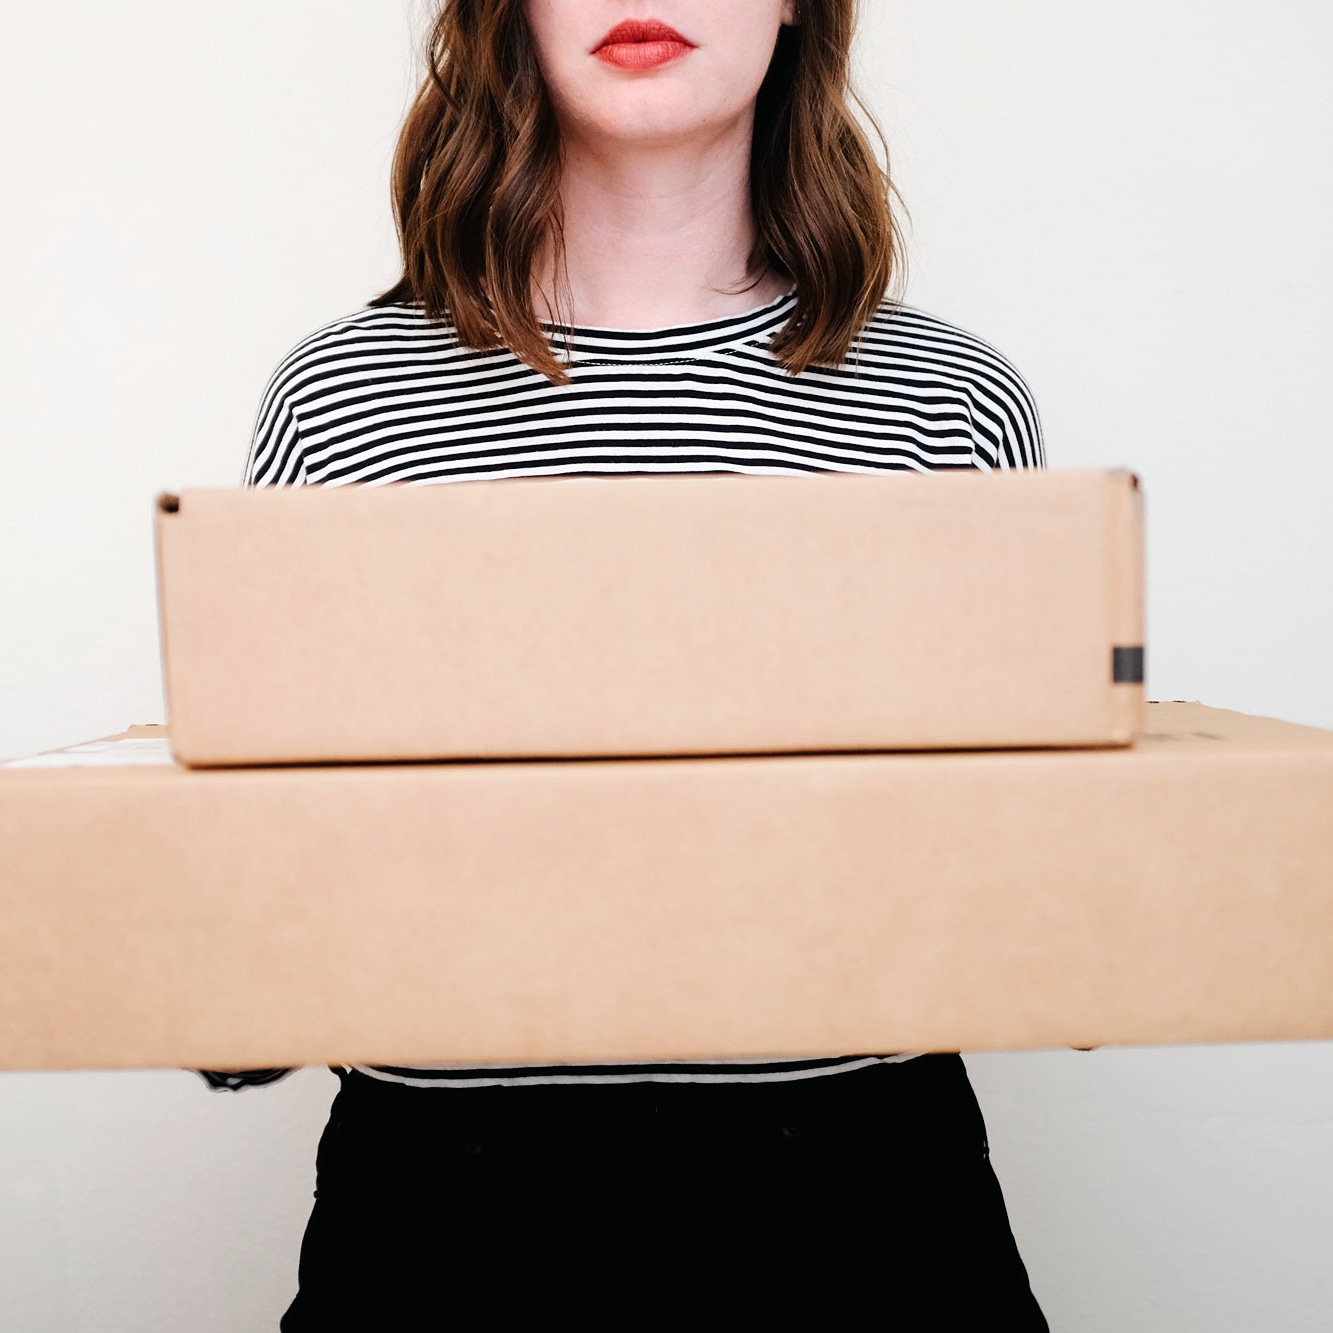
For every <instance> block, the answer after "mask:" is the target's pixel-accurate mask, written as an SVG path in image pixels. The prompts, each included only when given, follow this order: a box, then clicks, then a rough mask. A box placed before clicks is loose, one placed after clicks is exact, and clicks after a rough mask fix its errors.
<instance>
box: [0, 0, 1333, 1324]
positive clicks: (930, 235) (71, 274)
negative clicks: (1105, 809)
mask: <svg viewBox="0 0 1333 1333" xmlns="http://www.w3.org/2000/svg"><path fill="white" fill-rule="evenodd" d="M425 3H426V0H379V2H378V3H376V4H367V3H365V2H364V0H360V2H359V3H358V2H356V0H233V3H231V4H228V5H208V6H204V5H182V4H179V3H167V0H97V3H93V0H66V3H62V4H58V5H36V4H28V5H25V6H23V7H22V8H20V7H17V6H15V7H12V10H13V12H11V13H9V14H7V22H6V33H5V41H4V43H3V46H2V47H0V107H2V108H3V112H2V114H3V124H4V126H5V133H4V139H3V144H2V145H0V155H2V156H0V181H2V182H3V186H4V196H5V199H6V206H5V208H4V210H3V212H2V213H0V233H2V234H3V241H4V245H3V250H2V251H0V253H2V254H3V256H4V258H3V261H2V262H3V271H4V293H5V298H6V300H5V315H4V320H3V331H2V332H0V355H2V356H3V363H4V373H3V376H2V377H0V385H2V386H3V388H2V392H3V398H0V451H3V464H4V467H3V476H4V478H5V485H4V486H3V487H2V488H0V755H7V754H18V753H23V752H27V751H31V750H35V749H38V748H46V747H50V746H54V745H59V744H64V743H67V742H72V741H76V740H81V739H86V738H88V737H90V736H93V735H97V734H103V733H106V732H109V731H113V730H119V729H120V728H121V727H122V726H123V725H125V724H126V723H127V722H131V721H142V720H153V719H157V718H160V717H161V711H162V708H161V699H160V689H159V677H158V667H157V658H156V653H157V646H156V630H155V622H154V606H153V581H152V565H151V540H150V523H149V516H150V508H151V500H152V496H153V494H154V492H155V491H157V490H159V489H168V488H176V487H180V486H186V485H201V484H233V483H234V482H235V481H236V480H237V479H238V477H239V473H240V469H241V466H242V461H243V457H244V453H245V447H246V443H247V440H248V434H249V429H250V422H251V417H252V414H253V412H254V408H255V405H256V402H257V399H258V395H259V393H260V390H261V388H262V386H263V383H264V380H265V378H266V376H267V374H268V372H269V371H270V369H271V368H272V367H273V365H274V364H275V363H276V361H277V360H278V358H279V357H280V356H281V355H282V353H283V352H284V351H285V350H286V349H287V347H288V346H290V345H291V344H292V343H293V342H294V341H296V339H298V338H299V337H301V336H302V335H303V334H304V333H306V332H308V331H309V330H310V329H311V328H313V327H315V326H316V325H317V324H319V323H321V322H323V321H324V320H326V319H329V318H332V317H334V316H336V315H339V314H342V313H344V312H346V311H348V310H350V309H353V308H355V307H356V306H358V305H359V304H361V303H362V302H363V301H364V300H365V299H366V298H367V297H368V296H369V295H370V294H371V293H372V292H374V291H376V290H378V289H380V288H382V287H383V286H385V285H387V284H388V283H389V281H391V279H392V278H393V277H394V276H395V263H394V259H395V252H394V246H393V236H392V227H391V223H390V218H389V213H388V208H387V204H386V198H387V185H386V174H387V168H388V161H389V156H390V153H391V150H392V144H393V138H394V133H395V129H396V126H397V123H398V120H399V118H400V116H401V114H402V111H403V108H404V105H405V99H406V97H407V94H408V90H409V87H410V85H411V82H412V79H413V66H412V62H411V52H412V46H413V41H414V38H413V35H412V34H413V32H414V31H415V29H416V28H417V27H418V26H419V20H420V15H421V12H422V11H423V9H424V7H425ZM864 8H865V11H866V13H865V22H864V29H863V35H862V45H861V52H860V54H861V63H862V66H863V85H864V87H865V89H866V91H867V93H868V94H869V97H870V100H871V102H872V104H873V106H874V107H875V109H876V111H877V112H878V114H879V115H880V116H881V118H882V119H883V120H884V122H885V126H886V129H887V130H888V132H889V137H890V142H891V146H892V150H893V157H894V166H895V170H896V172H897V175H898V178H899V182H900V185H901V187H902V190H903V193H904V195H905V196H906V198H907V201H908V203H909V205H910V207H911V211H912V215H913V227H912V244H911V250H912V260H913V268H912V282H911V286H910V288H909V299H910V300H911V301H912V302H913V303H915V304H918V305H921V306H924V307H926V308H928V309H931V310H934V311H936V312H937V313H939V314H941V315H944V316H946V317H949V318H952V319H954V320H956V321H957V322H959V323H962V324H964V325H966V326H968V327H970V328H972V329H974V330H975V331H977V332H979V333H981V334H982V335H983V336H985V337H987V338H989V339H990V340H992V341H993V342H995V343H996V344H997V345H999V346H1000V347H1001V348H1002V349H1003V350H1005V351H1006V352H1007V353H1008V354H1009V355H1010V356H1011V357H1012V358H1013V359H1014V360H1015V361H1016V362H1017V363H1018V365H1019V366H1020V368H1021V369H1022V370H1023V371H1024V372H1025V374H1026V375H1027V377H1028V379H1029V380H1030V381H1031V383H1032V385H1033V387H1034V389H1035V390H1036V393H1037V396H1038V400H1039V401H1040V403H1041V405H1042V407H1043V411H1044V415H1045V419H1046V426H1047V433H1048V443H1049V449H1050V454H1051V460H1052V462H1053V464H1054V465H1057V466H1069V465H1081V464H1130V465H1132V466H1134V467H1135V468H1137V469H1138V470H1139V471H1140V472H1141V474H1142V475H1143V477H1144V479H1145V484H1146V489H1147V495H1148V500H1149V506H1150V576H1149V577H1150V621H1151V632H1150V636H1149V643H1150V653H1151V667H1150V673H1151V674H1150V689H1151V692H1152V693H1153V694H1154V695H1155V696H1157V697H1168V698H1202V699H1204V700H1205V701H1207V702H1210V703H1214V704H1220V705H1226V706H1232V707H1240V708H1245V709H1248V710H1251V711H1256V712H1265V713H1270V714H1274V715H1277V716H1282V717H1286V718H1290V719H1292V720H1294V721H1300V722H1307V723H1312V724H1317V725H1323V726H1333V681H1331V680H1330V678H1329V674H1328V671H1327V668H1326V666H1325V663H1326V661H1327V660H1328V659H1329V656H1330V653H1333V595H1330V575H1333V523H1330V521H1329V505H1330V496H1331V495H1333V431H1331V430H1330V427H1329V424H1328V420H1327V418H1326V417H1325V415H1324V413H1325V402H1324V396H1323V391H1324V388H1325V386H1326V384H1327V383H1328V380H1329V369H1330V366H1333V314H1330V312H1331V311H1333V260H1330V257H1329V251H1328V244H1327V241H1328V237H1329V236H1330V235H1333V197H1331V196H1333V171H1331V170H1330V167H1329V161H1328V144H1329V143H1330V142H1333V98H1330V95H1329V92H1328V80H1327V71H1328V69H1329V68H1333V7H1330V6H1328V5H1327V4H1326V3H1324V0H1122V3H1120V4H1117V5H1114V6H1110V5H1088V4H1071V3H1070V2H1069V0H1009V2H1008V3H1006V4H996V3H995V2H994V0H915V3H909V2H908V0H865V4H864ZM1199 926H1200V930H1206V929H1207V922H1206V921H1201V922H1200V923H1199ZM218 984H219V985H225V984H226V978H219V979H218ZM969 1064H970V1067H971V1069H972V1072H973V1076H974V1080H975V1082H976V1084H977V1087H978V1090H979V1092H980V1093H981V1095H982V1100H983V1103H984V1105H985V1108H986V1111H987V1115H988V1118H989V1122H990V1125H991V1131H992V1139H993V1146H994V1151H995V1156H996V1160H997V1163H998V1166H999V1169H1000V1172H1001V1176H1002V1179H1003V1180H1004V1183H1005V1186H1006V1191H1007V1195H1008V1198H1009V1202H1010V1208H1011V1212H1012V1214H1013V1218H1014V1223H1015V1229H1016V1231H1017V1232H1018V1235H1019V1239H1020V1242H1021V1244H1022V1246H1023V1249H1024V1252H1025V1255H1026V1257H1027V1259H1028V1263H1029V1267H1030V1269H1031V1271H1032V1275H1033V1280H1034V1285H1035V1286H1036V1289H1037V1291H1038V1293H1039V1295H1040V1296H1041V1298H1042V1300H1043V1303H1044V1304H1045V1306H1046V1308H1047V1310H1048V1313H1049V1315H1050V1317H1051V1322H1052V1326H1053V1328H1055V1329H1056V1330H1069V1331H1071V1333H1094V1330H1095V1331H1097V1333H1103V1331H1104V1333H1122V1331H1123V1330H1127V1329H1132V1330H1135V1333H1192V1331H1193V1330H1199V1331H1200V1333H1203V1331H1204V1330H1207V1333H1233V1331H1234V1333H1253V1330H1256V1329H1278V1328H1280V1329H1283V1330H1284V1333H1305V1331H1306V1330H1310V1331H1313V1330H1326V1329H1328V1328H1330V1327H1331V1326H1333V1315H1330V1313H1329V1312H1330V1310H1333V1265H1330V1264H1329V1263H1328V1262H1327V1256H1328V1254H1329V1253H1330V1252H1331V1251H1333V1048H1331V1047H1327V1046H1311V1047H1299V1046H1290V1047H1277V1046H1266V1047H1253V1048H1248V1049H1212V1050H1189V1051H1179V1050H1174V1051H1102V1052H1097V1053H1093V1054H1088V1055H1081V1054H1076V1053H1071V1052H1059V1053H1042V1054H1033V1055H1003V1056H985V1057H973V1058H971V1059H970V1060H969ZM332 1089H333V1080H332V1078H331V1076H330V1075H328V1074H327V1073H326V1072H324V1071H310V1072H306V1073H303V1074H301V1075H299V1076H297V1077H296V1078H294V1079H293V1080H290V1081H289V1082H288V1083H286V1084H282V1085H279V1086H278V1087H276V1088H272V1089H267V1090H258V1091H254V1092H250V1093H246V1094H242V1095H240V1096H236V1097H224V1096H216V1095H210V1094H208V1093H207V1092H206V1091H205V1090H204V1089H203V1087H202V1085H199V1084H197V1083H196V1082H195V1081H194V1080H193V1077H192V1076H191V1075H188V1074H185V1073H178V1072H164V1073H151V1074H99V1075H90V1074H60V1075H4V1076H0V1327H2V1328H4V1329H6V1330H9V1329H13V1330H16V1331H23V1333H26V1331H27V1330H40V1331H41V1333H45V1331H46V1330H53V1331H54V1330H59V1331H60V1333H74V1331H77V1333H113V1331H115V1330H122V1329H123V1330H133V1331H134V1333H168V1330H170V1331H171V1333H178V1330H180V1329H183V1328H189V1329H191V1330H192V1333H212V1331H213V1330H217V1331H219V1333H221V1331H222V1330H228V1331H232V1330H238V1331H239V1330H263V1329H272V1328H274V1327H275V1326H276V1319H277V1314H278V1312H279V1311H280V1310H281V1309H282V1308H283V1306H284V1304H285V1302H286V1300H287V1299H288V1298H289V1296H290V1293H291V1290H292V1285H293V1281H294V1273H295V1259H296V1252H297V1247H298V1245H299V1239H300V1231H301V1226H302V1223H303V1220H304V1217H305V1214H306V1212H307V1209H308V1204H309V1189H310V1186H311V1181H312V1175H313V1156H314V1145H315V1141H316V1139H317V1137H318V1133H319V1128H320V1124H321V1117H322V1114H323V1111H324V1108H325V1107H326V1106H327V1102H328V1099H329V1096H330V1094H331V1092H332Z"/></svg>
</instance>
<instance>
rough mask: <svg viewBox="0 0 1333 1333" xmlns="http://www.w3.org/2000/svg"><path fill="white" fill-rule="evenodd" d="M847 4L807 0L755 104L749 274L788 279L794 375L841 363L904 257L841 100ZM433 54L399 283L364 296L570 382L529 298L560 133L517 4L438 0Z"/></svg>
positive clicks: (412, 140) (555, 202)
mask: <svg viewBox="0 0 1333 1333" xmlns="http://www.w3.org/2000/svg"><path fill="white" fill-rule="evenodd" d="M855 4H856V0H802V2H801V5H800V22H799V25H797V26H795V27H785V26H784V27H783V28H782V30H781V33H780V35H779V38H778V43H777V47H776V49H775V51H774V53H773V59H772V63H771V65H770V66H769V70H768V74H767V75H766V77H765V79H764V83H763V85H762V87H761V88H760V90H759V97H758V104H757V106H756V109H755V127H754V143H753V148H752V151H751V159H750V193H751V201H752V206H753V210H754V219H755V224H756V240H755V245H754V249H753V251H752V252H751V254H750V258H749V268H750V272H751V273H752V274H763V273H764V271H765V270H767V269H771V270H773V271H775V272H777V273H779V274H782V275H783V276H785V277H787V278H790V279H791V281H792V283H793V284H794V286H795V289H796V298H797V299H796V309H795V311H794V313H793V314H792V317H791V320H790V321H789V322H788V324H787V325H786V327H785V328H783V329H782V331H781V332H780V333H778V334H777V336H776V337H775V338H774V339H773V341H772V344H771V348H772V351H773V353H774V354H775V356H776V357H777V359H778V361H779V362H780V363H781V364H782V365H784V366H785V367H786V368H787V369H788V370H789V371H791V372H792V373H793V374H799V373H800V372H801V371H803V370H805V369H806V368H807V367H809V366H812V365H838V364H840V363H841V362H842V361H844V360H845V359H846V357H847V355H848V352H849V350H850V348H851V345H852V342H853V340H854V339H855V338H856V335H857V334H858V333H859V332H860V331H861V330H862V329H863V328H864V327H865V325H866V323H867V322H868V321H869V319H870V317H871V316H872V315H873V314H874V312H875V310H876V309H877V308H878V306H879V304H880V302H881V301H882V300H883V299H884V297H885V294H886V293H887V292H888V290H889V287H890V284H891V283H893V282H894V280H895V279H896V278H897V276H898V271H899V269H900V267H901V263H902V244H901V235H900V232H899V229H898V223H897V218H896V214H895V209H894V207H893V203H892V201H893V200H894V199H895V198H896V196H895V193H894V190H893V186H892V183H891V182H890V180H889V177H888V174H887V172H886V171H885V170H884V169H883V168H882V167H881V166H880V164H879V161H878V160H877V159H876V157H875V153H874V151H873V149H872V147H871V144H870V142H869V140H868V138H867V136H866V134H865V132H864V131H863V130H862V128H861V125H860V124H859V123H858V121H857V119H856V117H855V115H854V114H853V111H852V107H853V105H856V106H859V107H861V109H862V111H863V112H864V111H865V108H864V106H863V105H862V104H861V103H860V102H859V101H858V100H857V98H856V95H855V93H854V92H853V90H852V87H851V78H850V65H851V44H852V32H853V27H854V22H855V12H854V11H855ZM427 56H428V63H429V73H428V75H427V77H426V80H425V82H424V83H423V85H422V87H421V90H420V92H418V94H417V96H416V100H415V101H414V103H413V104H412V107H411V109H410V111H409V112H408V115H407V120H406V122H405V124H404V126H403V130H402V135H401V137H400V138H399V141H398V149H397V153H396V155H395V158H394V166H393V203H394V214H395V218H396V220H397V224H398V236H399V242H400V245H401V248H402V254H403V276H402V277H401V278H400V279H399V281H398V282H397V283H396V284H395V285H394V286H393V287H392V288H390V289H389V290H388V291H387V292H385V293H384V294H383V295H382V296H380V297H378V298H377V299H376V300H375V301H374V302H373V303H372V304H374V305H397V304H404V303H407V304H416V305H420V306H421V307H422V308H423V309H424V311H425V313H426V315H427V316H428V317H429V318H432V319H439V320H446V319H447V320H452V322H453V324H454V327H455V328H456V329H457V331H458V336H459V339H460V340H461V341H462V342H463V344H464V345H465V346H468V347H473V348H477V349H479V350H484V349H490V348H496V347H507V348H508V349H509V350H510V351H512V352H513V353H514V355H515V356H517V357H518V358H519V359H520V360H522V361H524V362H526V363H527V364H528V365H529V366H531V367H533V369H535V370H538V371H540V372H541V373H542V374H543V375H545V376H547V377H548V378H549V379H551V380H553V381H554V382H556V383H558V384H559V383H566V382H568V379H569V376H568V374H567V372H566V370H565V368H564V367H563V366H562V365H561V363H560V361H559V360H558V359H557V357H556V355H555V352H554V351H553V349H552V346H551V342H550V339H549V338H548V336H547V334H546V333H545V332H544V331H543V329H542V326H541V321H540V318H539V316H538V314H537V311H536V308H535V306H534V304H533V295H532V274H533V271H534V266H535V264H536V263H537V262H538V260H539V259H540V258H541V257H542V256H543V255H544V254H547V253H549V252H550V251H548V247H552V248H553V250H554V253H555V255H556V256H557V257H559V256H560V253H561V248H562V218H561V209H560V170H561V166H560V133H559V129H558V127H557V124H556V119H555V113H554V110H553V108H552V105H551V99H550V96H549V94H548V92H547V89H546V85H545V82H544V80H543V78H542V75H541V70H540V68H539V66H538V63H537V56H536V51H535V47H534V43H533V40H532V37H531V33H530V31H529V28H528V23H527V18H526V16H525V14H524V9H523V0H443V3H442V4H441V7H440V12H439V15H438V17H437V18H436V20H435V23H434V26H433V28H432V30H431V34H430V39H429V43H428V47H427ZM866 114H867V118H868V120H869V123H870V124H871V125H872V126H874V121H873V119H871V118H869V116H868V113H866ZM876 133H878V129H877V127H876ZM880 142H881V144H882V143H883V136H882V135H881V136H880Z"/></svg>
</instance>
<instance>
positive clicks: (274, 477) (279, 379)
mask: <svg viewBox="0 0 1333 1333" xmlns="http://www.w3.org/2000/svg"><path fill="white" fill-rule="evenodd" d="M307 341H309V340H307ZM305 346H306V344H305V343H302V344H301V345H300V346H299V347H297V348H295V349H294V350H293V351H292V352H291V353H289V354H288V356H287V357H286V359H285V360H284V361H283V362H282V364H281V365H280V366H279V367H278V368H277V370H275V371H274V372H273V376H272V378H271V379H270V380H269V382H268V386H267V388H266V389H265V390H264V396H263V398H262V400H261V401H260V404H259V413H258V415H257V417H256V418H255V429H254V437H253V439H252V440H251V442H250V453H249V456H248V457H247V458H246V462H245V475H244V477H243V478H242V485H245V486H304V485H305V484H306V481H307V477H306V465H305V455H304V452H303V450H302V446H301V427H300V422H299V421H298V419H297V415H296V406H295V401H294V400H295V396H296V394H297V392H298V389H299V387H300V383H301V378H300V372H301V359H302V353H303V352H304V350H305Z"/></svg>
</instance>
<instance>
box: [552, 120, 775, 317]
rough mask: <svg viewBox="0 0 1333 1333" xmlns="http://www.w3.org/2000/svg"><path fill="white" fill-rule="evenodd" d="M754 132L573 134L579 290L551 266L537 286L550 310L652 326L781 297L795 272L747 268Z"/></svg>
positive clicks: (566, 192) (570, 258)
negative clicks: (664, 140)
mask: <svg viewBox="0 0 1333 1333" xmlns="http://www.w3.org/2000/svg"><path fill="white" fill-rule="evenodd" d="M750 135H751V126H750V125H749V124H743V125H738V126H735V127H733V128H732V129H730V130H728V131H727V132H725V133H723V134H721V135H719V136H716V137H714V138H713V139H712V140H710V141H709V142H707V143H704V144H700V143H699V142H697V141H696V142H690V143H684V144H682V143H675V144H671V145H663V146H660V147H655V146H651V145H635V146H634V147H633V148H626V146H625V145H623V144H616V145H614V146H605V145H597V144H590V143H586V142H580V141H577V140H575V141H573V142H570V141H568V140H567V141H566V142H565V145H564V172H563V177H562V181H561V203H562V206H563V210H564V242H565V256H564V257H565V273H564V275H563V277H564V278H565V279H566V280H567V286H566V285H565V283H563V282H556V281H555V280H554V279H555V274H554V271H553V268H552V266H551V265H550V264H549V263H548V265H547V266H546V269H545V271H544V272H543V274H542V276H541V278H540V280H539V282H538V284H537V285H538V289H539V293H540V299H541V302H542V303H543V304H544V305H545V307H546V310H547V311H551V312H552V313H553V314H554V316H555V317H556V318H557V319H558V320H559V321H560V322H569V323H571V324H578V325H582V326H584V327H589V328H617V329H652V328H668V327H672V326H678V325H682V324H697V323H702V322H704V321H706V320H710V319H722V318H725V317H726V316H728V315H734V314H742V313H744V312H745V311H747V310H752V309H754V308H755V307H756V306H760V305H764V304H766V303H767V302H769V301H772V300H775V299H776V298H777V297H779V296H781V295H782V294H783V293H784V292H785V291H786V290H787V289H788V287H789V286H790V283H789V282H788V281H787V280H786V279H785V278H782V277H780V276H778V275H776V274H773V273H767V272H766V273H763V274H754V273H750V272H748V271H747V263H748V260H749V256H750V252H751V250H752V249H753V247H754V241H755V226H754V215H753V212H752V209H751V205H750ZM756 278H758V281H757V282H756V281H755V279H756ZM557 292H559V294H560V300H559V302H558V304H554V303H553V302H552V296H553V294H555V293H557ZM571 306H572V308H571ZM539 309H540V307H539ZM543 313H545V311H543Z"/></svg>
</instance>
